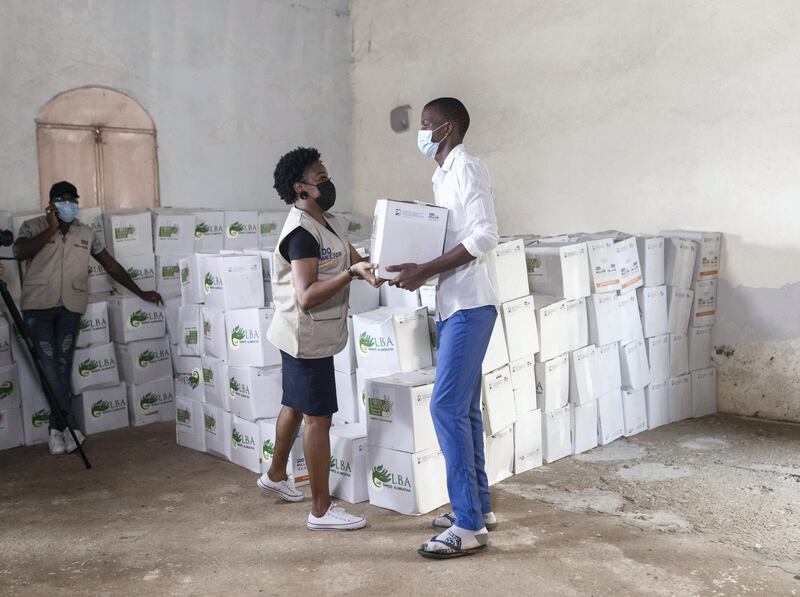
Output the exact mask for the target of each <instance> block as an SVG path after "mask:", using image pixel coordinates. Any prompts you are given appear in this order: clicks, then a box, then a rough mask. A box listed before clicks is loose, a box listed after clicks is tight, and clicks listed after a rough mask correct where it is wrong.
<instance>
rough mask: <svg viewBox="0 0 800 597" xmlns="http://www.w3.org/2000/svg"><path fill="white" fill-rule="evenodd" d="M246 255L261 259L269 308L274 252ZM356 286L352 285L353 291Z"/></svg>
mask: <svg viewBox="0 0 800 597" xmlns="http://www.w3.org/2000/svg"><path fill="white" fill-rule="evenodd" d="M244 255H256V256H257V257H258V258H259V259H261V281H262V283H263V286H264V305H265V306H269V305H270V303H272V302H273V301H272V298H273V297H272V269H273V263H272V261H273V257H274V256H275V252H274V251H268V250H266V249H258V250H256V249H246V250H245V251H244ZM353 286H354V285H351V290H352V287H353Z"/></svg>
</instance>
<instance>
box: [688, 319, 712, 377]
mask: <svg viewBox="0 0 800 597" xmlns="http://www.w3.org/2000/svg"><path fill="white" fill-rule="evenodd" d="M711 329H712V328H710V327H707V328H689V334H688V336H687V339H688V344H689V369H690V370H691V371H697V370H698V369H708V368H709V367H711V350H712V341H711Z"/></svg>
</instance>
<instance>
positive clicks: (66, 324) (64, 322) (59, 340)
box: [54, 307, 81, 429]
mask: <svg viewBox="0 0 800 597" xmlns="http://www.w3.org/2000/svg"><path fill="white" fill-rule="evenodd" d="M80 323H81V315H80V313H73V312H72V311H68V310H67V309H65V308H64V307H58V310H57V311H56V315H55V321H54V327H55V351H56V365H57V366H58V373H59V382H60V385H59V392H58V393H59V394H60V395H61V396H63V397H64V401H63V403H62V404H61V414H62V416H63V417H64V420H65V421H67V423H68V424H69V426H70V427H72V428H73V429H75V428H76V426H75V420H74V417H73V416H72V385H71V379H72V357H73V356H74V355H75V339H76V338H77V337H78V329H79V327H80Z"/></svg>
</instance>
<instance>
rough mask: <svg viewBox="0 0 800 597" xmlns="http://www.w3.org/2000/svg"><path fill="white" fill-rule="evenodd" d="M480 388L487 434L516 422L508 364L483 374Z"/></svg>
mask: <svg viewBox="0 0 800 597" xmlns="http://www.w3.org/2000/svg"><path fill="white" fill-rule="evenodd" d="M482 390H483V391H482V396H483V409H484V414H485V415H486V419H487V421H488V427H487V429H486V430H485V432H486V433H487V434H494V433H497V432H499V431H501V430H503V429H505V428H506V427H508V426H510V425H512V424H513V423H514V422H516V420H517V406H516V404H515V402H514V386H513V385H512V383H511V369H510V368H509V367H508V365H506V366H503V367H501V368H500V369H498V370H497V371H492V372H491V373H487V374H486V375H484V376H483V386H482ZM370 441H371V440H370Z"/></svg>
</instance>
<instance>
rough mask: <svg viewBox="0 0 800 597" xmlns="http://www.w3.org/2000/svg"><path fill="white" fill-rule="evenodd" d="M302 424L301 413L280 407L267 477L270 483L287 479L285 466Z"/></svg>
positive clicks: (287, 407)
mask: <svg viewBox="0 0 800 597" xmlns="http://www.w3.org/2000/svg"><path fill="white" fill-rule="evenodd" d="M302 422H303V413H301V412H300V411H297V410H295V409H293V408H291V407H290V406H282V407H281V412H280V414H279V415H278V425H277V428H276V430H275V453H274V454H273V456H272V462H271V463H270V465H269V470H268V471H267V476H268V477H269V479H270V480H271V481H275V482H279V481H285V480H286V479H288V478H289V475H288V474H287V473H286V466H287V464H288V463H289V454H290V452H291V451H292V446H293V445H294V442H295V440H296V439H297V434H298V433H299V432H300V423H302Z"/></svg>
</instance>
